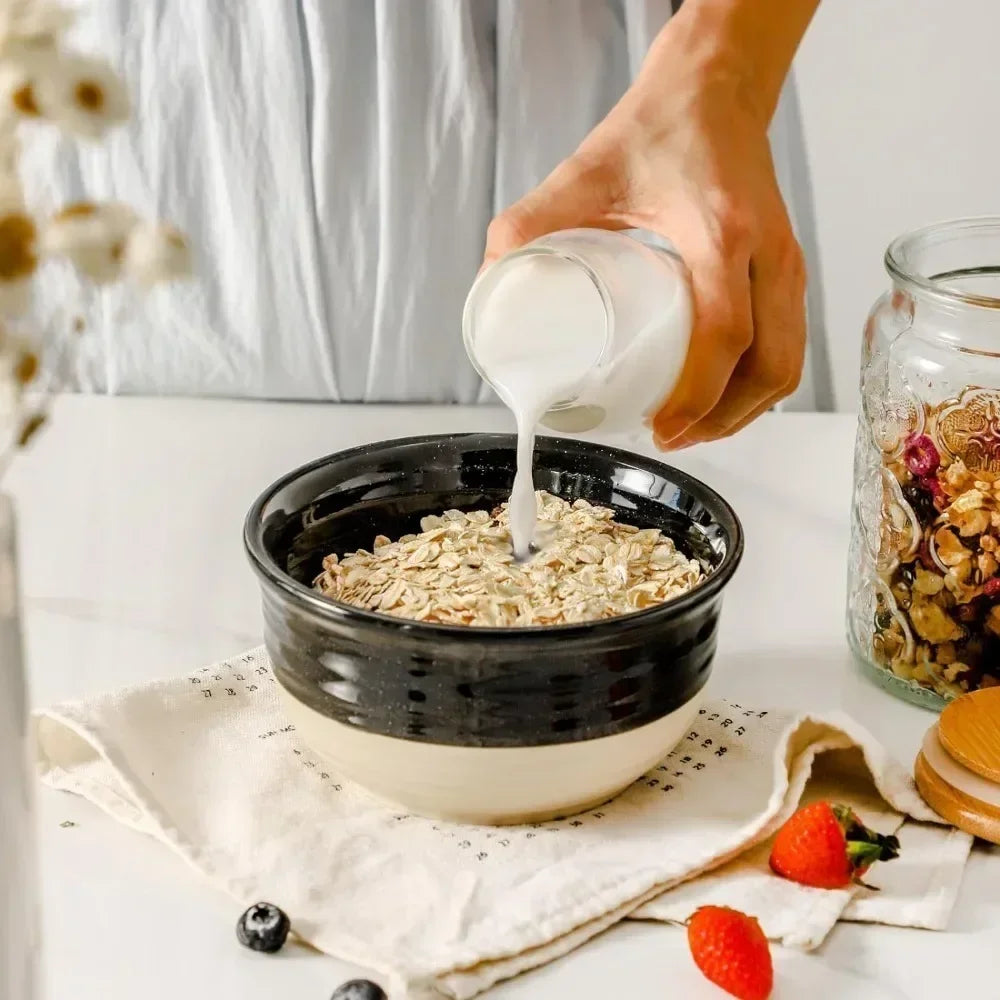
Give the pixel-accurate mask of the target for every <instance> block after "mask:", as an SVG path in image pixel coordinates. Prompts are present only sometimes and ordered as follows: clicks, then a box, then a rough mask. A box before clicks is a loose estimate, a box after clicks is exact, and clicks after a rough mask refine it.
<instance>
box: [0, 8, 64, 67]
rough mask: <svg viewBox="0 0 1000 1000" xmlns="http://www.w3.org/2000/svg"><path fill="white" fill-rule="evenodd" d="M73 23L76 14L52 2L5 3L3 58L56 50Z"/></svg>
mask: <svg viewBox="0 0 1000 1000" xmlns="http://www.w3.org/2000/svg"><path fill="white" fill-rule="evenodd" d="M72 23H73V12H72V11H71V10H70V9H69V8H67V7H64V6H62V4H57V3H51V2H50V0H4V2H3V3H2V4H0V55H2V56H5V57H9V56H11V55H15V56H22V57H23V56H24V55H25V54H26V53H27V54H30V53H32V52H38V51H45V50H50V49H54V48H55V46H56V44H57V43H58V41H59V39H60V37H61V36H62V34H63V33H64V32H65V31H66V29H67V28H68V27H69V26H70V25H71V24H72Z"/></svg>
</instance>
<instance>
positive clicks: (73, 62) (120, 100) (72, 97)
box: [34, 55, 129, 138]
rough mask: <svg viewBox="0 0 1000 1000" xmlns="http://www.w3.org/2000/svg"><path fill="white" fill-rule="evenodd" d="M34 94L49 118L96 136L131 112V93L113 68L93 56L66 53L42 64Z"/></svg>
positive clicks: (90, 135)
mask: <svg viewBox="0 0 1000 1000" xmlns="http://www.w3.org/2000/svg"><path fill="white" fill-rule="evenodd" d="M34 98H35V100H36V101H37V103H38V106H39V107H40V108H41V109H42V114H44V115H45V117H46V118H51V119H52V120H53V121H54V122H55V123H56V124H57V125H59V126H60V127H62V128H64V129H66V131H68V132H75V133H77V134H78V135H83V136H87V137H89V138H96V137H98V136H100V135H102V134H103V133H104V132H106V131H107V130H108V128H110V127H111V126H112V125H117V124H119V123H120V122H123V121H125V120H126V119H127V118H128V116H129V101H128V94H127V92H126V90H125V87H124V86H123V85H122V82H121V80H119V79H118V77H117V76H116V75H115V72H114V70H112V69H111V67H110V66H109V65H108V64H107V63H105V62H102V61H101V60H100V59H93V58H91V57H90V56H80V55H63V56H60V57H59V58H58V59H54V60H50V61H48V62H46V63H45V64H44V66H43V67H41V68H40V71H39V73H38V76H37V80H36V82H35V84H34Z"/></svg>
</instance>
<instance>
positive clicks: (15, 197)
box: [0, 178, 38, 316]
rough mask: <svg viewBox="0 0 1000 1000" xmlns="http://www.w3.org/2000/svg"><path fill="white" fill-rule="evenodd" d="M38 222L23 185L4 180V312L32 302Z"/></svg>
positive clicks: (0, 281) (0, 309) (0, 279)
mask: <svg viewBox="0 0 1000 1000" xmlns="http://www.w3.org/2000/svg"><path fill="white" fill-rule="evenodd" d="M36 237H37V233H36V230H35V222H34V220H33V219H32V218H31V216H30V215H29V214H28V211H27V209H26V208H25V205H24V199H23V197H22V195H21V191H20V185H18V184H17V183H16V182H15V181H14V180H13V179H9V178H7V179H4V181H3V182H2V183H0V314H2V315H4V316H20V315H21V314H22V313H24V312H25V311H26V310H27V309H28V307H29V306H30V304H31V276H32V275H33V274H34V273H35V268H36V267H37V266H38V257H37V256H36V246H35V244H36Z"/></svg>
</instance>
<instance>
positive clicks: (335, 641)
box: [245, 434, 743, 824]
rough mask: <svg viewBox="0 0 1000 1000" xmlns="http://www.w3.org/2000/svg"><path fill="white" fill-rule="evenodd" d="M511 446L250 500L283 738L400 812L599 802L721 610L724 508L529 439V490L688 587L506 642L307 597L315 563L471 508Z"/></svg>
mask: <svg viewBox="0 0 1000 1000" xmlns="http://www.w3.org/2000/svg"><path fill="white" fill-rule="evenodd" d="M514 449H515V439H514V438H513V436H510V435H496V434H457V435H441V436H433V437H423V438H409V439H405V440H398V441H385V442H379V443H377V444H371V445H365V446H364V447H361V448H355V449H353V450H350V451H345V452H340V453H339V454H336V455H331V456H329V457H327V458H322V459H320V460H318V461H316V462H313V463H312V464H310V465H307V466H305V467H303V468H301V469H297V470H296V471H294V472H291V473H289V474H288V475H287V476H285V477H284V478H283V479H281V480H279V481H278V482H277V483H275V484H274V485H273V486H271V487H270V488H269V489H267V490H266V491H265V492H264V493H263V494H262V495H261V497H260V498H259V499H258V500H257V502H256V503H255V504H254V505H253V507H252V509H251V510H250V513H249V515H248V517H247V521H246V527H245V542H246V548H247V552H248V554H249V557H250V561H251V563H252V565H253V567H254V569H255V571H256V573H257V575H258V576H259V578H260V582H261V589H262V592H263V610H264V636H265V642H266V645H267V649H268V652H269V654H270V658H271V662H272V664H273V667H274V672H275V676H276V678H277V680H278V687H279V690H280V691H281V693H282V696H283V698H284V701H285V706H286V709H287V713H288V715H289V716H290V717H291V721H293V722H294V724H295V726H296V730H297V732H298V734H299V736H300V737H301V738H302V740H303V741H304V742H305V743H307V744H309V745H310V746H311V747H312V748H313V749H314V750H315V751H316V752H317V753H319V754H320V755H322V756H323V757H325V758H326V759H327V760H328V761H329V763H330V765H331V767H332V768H333V769H335V771H336V772H338V773H339V774H341V775H342V776H343V777H345V778H348V779H350V780H352V781H354V782H356V783H357V784H359V785H361V786H362V787H364V788H366V789H367V790H368V791H369V792H372V793H373V794H375V795H377V796H379V797H381V798H382V799H385V800H387V801H389V802H391V803H393V804H394V805H396V806H399V807H402V808H403V809H406V810H409V811H412V812H415V813H418V814H421V815H425V816H433V817H437V818H442V819H448V820H454V821H460V822H472V823H487V824H507V823H521V822H537V821H541V820H543V819H548V818H552V817H555V816H564V815H569V814H571V813H573V812H577V811H580V810H583V809H586V808H589V807H592V806H593V805H595V804H597V803H600V802H605V801H607V800H608V799H610V798H612V797H613V796H614V795H615V794H616V793H618V792H619V791H621V790H622V789H623V788H625V787H626V786H627V785H629V784H630V783H632V782H633V781H635V780H636V779H637V778H639V777H640V776H641V775H642V774H643V773H645V772H646V771H647V770H648V769H649V768H650V767H652V766H653V765H654V764H656V763H657V762H658V761H659V760H660V759H662V758H663V757H664V756H665V755H666V754H667V752H668V751H670V750H671V749H672V747H673V746H674V745H675V744H676V743H677V742H678V740H680V739H681V737H682V736H683V735H684V734H685V733H686V732H687V730H688V727H689V724H690V722H691V720H692V718H693V717H694V715H695V714H696V713H697V711H698V707H699V705H700V701H701V696H702V690H703V688H704V686H705V683H706V681H707V679H708V675H709V671H710V669H711V665H712V658H713V656H714V653H715V647H716V636H717V634H718V626H719V614H720V611H721V605H722V592H723V589H724V588H725V586H726V584H727V583H728V581H729V580H730V578H731V577H732V574H733V572H734V570H735V569H736V566H737V564H738V563H739V561H740V557H741V555H742V551H743V533H742V530H741V528H740V524H739V520H738V519H737V517H736V515H735V513H734V512H733V510H732V509H731V508H730V506H729V505H728V504H727V503H726V502H725V501H724V500H723V499H722V498H721V497H720V496H718V495H717V494H716V493H715V492H714V491H712V490H711V489H709V487H707V486H705V485H704V484H703V483H701V482H699V481H698V480H696V479H693V478H692V477H691V476H688V475H686V474H684V473H683V472H680V471H678V470H677V469H674V468H671V467H670V466H668V465H664V464H663V463H661V462H658V461H655V460H653V459H649V458H645V457H642V456H639V455H634V454H630V453H628V452H626V451H620V450H616V449H613V448H606V447H602V446H600V445H596V444H589V443H585V442H581V441H575V440H563V439H557V438H539V439H538V441H537V443H536V447H535V466H534V478H535V486H536V488H538V489H544V490H547V491H549V492H550V493H553V494H556V495H557V496H560V497H563V498H565V499H567V500H575V499H577V498H580V497H582V498H584V499H585V500H588V501H590V502H591V503H594V504H601V505H604V506H608V507H612V508H614V510H615V511H616V512H617V517H618V518H619V520H622V521H625V522H627V523H630V524H635V525H638V526H640V527H658V528H661V529H663V531H664V532H666V533H667V534H669V535H670V536H671V537H672V538H673V539H674V540H675V542H676V543H677V544H678V545H679V547H680V548H682V549H683V550H684V551H685V552H686V553H687V554H688V555H689V556H692V557H695V558H697V559H698V560H700V561H701V563H702V565H703V566H704V567H705V569H706V571H707V578H706V579H705V580H704V581H703V582H702V583H701V584H700V585H699V586H698V587H697V588H695V589H694V590H692V591H691V592H689V593H687V594H685V595H683V596H681V597H679V598H677V599H676V600H673V601H670V602H668V603H666V604H661V605H658V606H656V607H653V608H650V609H647V610H644V611H639V612H635V613H634V614H629V615H623V616H621V617H619V618H613V619H606V620H603V621H598V622H591V623H586V624H575V625H559V626H547V627H530V628H517V629H509V628H508V629H499V628H471V627H461V626H447V625H436V624H426V623H422V622H411V621H405V620H402V619H398V618H393V617H390V616H387V615H381V614H378V613H375V612H370V611H365V610H361V609H359V608H355V607H351V606H348V605H345V604H339V603H337V602H334V601H331V600H330V599H328V598H326V597H323V596H321V595H320V594H319V593H318V592H316V591H314V590H313V589H312V587H311V584H312V581H313V580H314V579H315V577H316V576H317V574H318V573H319V572H320V570H321V563H322V559H323V557H324V556H325V555H327V554H328V553H331V552H336V553H337V554H343V553H345V552H350V551H353V550H355V549H358V548H369V549H370V547H371V544H372V541H373V539H374V538H375V536H376V535H378V534H384V535H388V536H389V537H390V538H398V537H399V536H400V535H402V534H407V533H409V532H415V531H419V521H420V518H421V517H423V516H425V515H427V514H439V513H441V512H442V511H444V510H446V509H449V508H458V509H461V510H476V509H480V510H481V509H490V508H493V507H495V506H496V505H497V504H498V503H501V502H503V501H505V500H506V499H507V497H508V495H509V493H510V488H511V484H512V482H513V476H514Z"/></svg>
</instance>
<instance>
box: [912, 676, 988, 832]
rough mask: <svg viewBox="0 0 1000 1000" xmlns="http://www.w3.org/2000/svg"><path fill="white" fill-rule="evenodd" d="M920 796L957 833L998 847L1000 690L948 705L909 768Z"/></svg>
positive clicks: (975, 695) (986, 690)
mask: <svg viewBox="0 0 1000 1000" xmlns="http://www.w3.org/2000/svg"><path fill="white" fill-rule="evenodd" d="M914 777H915V778H916V782H917V788H918V789H919V790H920V794H921V795H922V796H923V797H924V799H925V800H926V801H927V804H928V805H929V806H930V807H931V808H932V809H933V810H934V811H935V812H937V813H938V814H939V815H940V816H941V817H942V818H943V819H946V820H947V821H948V822H949V823H953V824H954V825H955V826H957V827H958V828H959V829H960V830H965V831H966V832H967V833H971V834H974V835H975V836H977V837H982V838H983V839H984V840H989V841H991V842H992V843H994V844H1000V688H987V689H985V690H982V691H975V692H972V693H971V694H967V695H963V696H962V697H961V698H958V699H956V700H955V701H953V702H952V703H951V704H950V705H949V706H948V707H947V708H946V709H945V710H944V712H942V714H941V718H940V720H939V721H938V723H936V724H935V725H934V726H932V727H931V728H930V730H928V732H927V735H926V736H925V737H924V743H923V746H922V747H921V750H920V753H919V754H918V755H917V761H916V764H915V766H914Z"/></svg>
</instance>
